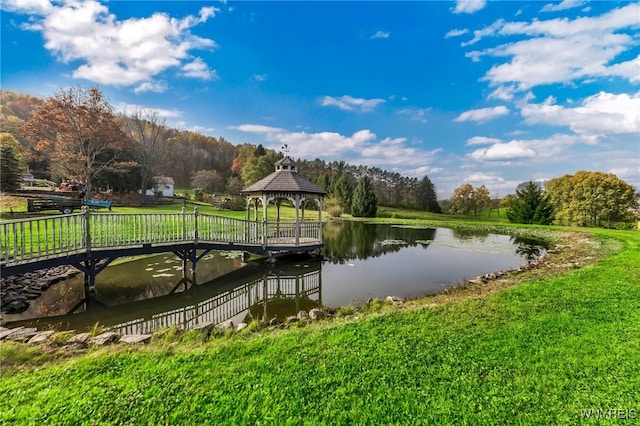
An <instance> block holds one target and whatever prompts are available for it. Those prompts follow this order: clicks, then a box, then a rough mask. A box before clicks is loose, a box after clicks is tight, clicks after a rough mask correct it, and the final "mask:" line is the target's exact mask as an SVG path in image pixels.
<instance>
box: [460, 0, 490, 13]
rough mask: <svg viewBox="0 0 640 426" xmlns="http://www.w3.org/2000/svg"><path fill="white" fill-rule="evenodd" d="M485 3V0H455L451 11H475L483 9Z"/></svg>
mask: <svg viewBox="0 0 640 426" xmlns="http://www.w3.org/2000/svg"><path fill="white" fill-rule="evenodd" d="M486 4H487V1H486V0H456V7H455V9H454V10H453V13H475V12H477V11H479V10H482V9H484V7H485V5H486Z"/></svg>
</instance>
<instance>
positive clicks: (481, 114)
mask: <svg viewBox="0 0 640 426" xmlns="http://www.w3.org/2000/svg"><path fill="white" fill-rule="evenodd" d="M507 114H509V108H507V107H505V106H503V105H500V106H496V107H493V108H480V109H472V110H469V111H465V112H463V113H462V114H460V115H459V116H457V117H456V118H454V119H453V121H457V122H461V121H475V122H477V123H484V122H486V121H489V120H492V119H494V118H496V117H500V116H503V115H507Z"/></svg>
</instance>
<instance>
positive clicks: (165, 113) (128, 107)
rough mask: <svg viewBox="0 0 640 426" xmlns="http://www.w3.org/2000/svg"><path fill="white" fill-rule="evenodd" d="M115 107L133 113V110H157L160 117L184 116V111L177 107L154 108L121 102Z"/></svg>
mask: <svg viewBox="0 0 640 426" xmlns="http://www.w3.org/2000/svg"><path fill="white" fill-rule="evenodd" d="M114 109H115V110H116V111H117V112H119V113H123V114H127V113H131V112H133V111H150V112H157V113H158V117H160V118H177V117H181V116H182V111H179V110H176V109H166V108H153V107H147V106H143V105H136V104H125V103H119V104H116V105H115V106H114Z"/></svg>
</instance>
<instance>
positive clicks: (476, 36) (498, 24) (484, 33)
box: [460, 19, 505, 47]
mask: <svg viewBox="0 0 640 426" xmlns="http://www.w3.org/2000/svg"><path fill="white" fill-rule="evenodd" d="M504 24H505V21H504V19H498V20H497V21H495V22H494V23H493V24H491V25H489V26H488V27H485V28H483V29H481V30H475V31H474V32H473V38H472V39H471V40H469V41H466V42H463V43H461V44H460V45H461V46H462V47H465V46H470V45H472V44H475V43H477V42H479V41H480V40H482V39H483V38H484V37H488V36H492V35H495V34H496V33H497V32H498V31H499V30H500V28H502V27H503V26H504Z"/></svg>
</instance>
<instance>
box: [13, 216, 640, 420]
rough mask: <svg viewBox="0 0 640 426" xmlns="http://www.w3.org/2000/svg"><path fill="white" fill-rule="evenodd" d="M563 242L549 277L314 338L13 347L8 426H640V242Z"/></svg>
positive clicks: (458, 294) (400, 307)
mask: <svg viewBox="0 0 640 426" xmlns="http://www.w3.org/2000/svg"><path fill="white" fill-rule="evenodd" d="M425 219H426V221H424V220H423V221H410V220H406V221H405V222H406V223H415V224H424V223H427V224H428V223H431V219H429V218H425ZM454 223H456V222H453V221H451V222H447V221H445V222H440V223H439V224H440V225H441V226H443V225H447V224H454ZM457 224H458V225H459V226H468V227H473V226H484V227H494V226H495V225H494V224H493V223H487V222H485V223H483V224H477V223H470V222H465V223H460V222H457ZM501 226H502V225H501ZM548 229H549V228H545V232H549V231H548ZM552 231H553V232H558V233H559V234H558V235H559V237H558V238H559V239H560V240H559V244H560V245H559V246H558V253H556V254H549V255H548V257H547V260H546V267H545V268H541V269H537V270H533V271H530V272H528V273H525V274H522V275H518V276H516V277H512V278H509V279H508V280H506V281H494V282H492V283H490V284H488V285H483V286H475V287H469V288H466V289H460V290H457V291H453V292H449V293H445V294H441V295H437V296H433V297H427V298H422V299H417V300H414V301H410V302H407V303H403V304H396V305H392V304H382V303H376V304H374V306H373V307H371V308H369V309H366V310H363V311H360V312H358V313H357V314H356V315H355V316H350V317H343V318H340V319H337V320H331V321H324V322H319V323H314V324H311V325H308V326H305V327H297V328H296V327H293V328H290V329H287V330H266V329H260V327H250V328H251V329H252V331H250V332H243V333H239V334H236V335H233V336H230V335H225V336H224V337H209V338H207V337H206V336H205V335H203V334H201V333H198V332H195V331H192V332H187V333H185V334H181V335H176V334H175V333H173V332H172V330H168V331H167V330H165V333H164V334H161V333H158V334H157V335H156V336H154V338H153V340H152V343H151V344H149V345H146V346H142V347H124V346H120V345H117V346H113V347H109V348H102V349H90V350H89V351H85V352H81V353H79V354H76V355H74V356H69V354H68V353H65V352H64V351H62V352H61V351H60V350H58V349H55V348H54V347H49V348H35V349H34V348H31V349H29V348H27V347H26V346H25V345H24V344H17V343H9V342H3V343H2V344H0V357H1V358H0V360H2V365H1V368H0V374H1V375H0V423H2V424H20V425H23V424H154V425H155V424H233V425H244V424H310V425H317V424H375V425H378V424H411V425H415V424H429V425H431V424H472V425H475V424H483V425H484V424H490V425H492V424H496V425H503V424H522V425H530V424H545V425H546V424H583V423H584V424H607V423H611V424H618V423H619V418H620V417H626V418H627V419H631V420H632V422H635V421H637V419H638V418H639V417H640V386H639V385H638V377H640V255H639V254H638V253H640V232H638V231H607V230H579V231H580V232H576V231H578V230H576V229H572V230H571V232H570V233H569V232H568V231H567V230H566V229H560V228H553V229H552ZM534 232H535V231H534ZM589 410H591V411H589ZM597 410H601V411H597ZM604 410H606V411H604ZM609 410H620V411H615V412H614V411H609ZM594 415H599V416H600V417H599V418H593V416H594ZM588 416H592V417H591V418H587V417H588Z"/></svg>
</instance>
